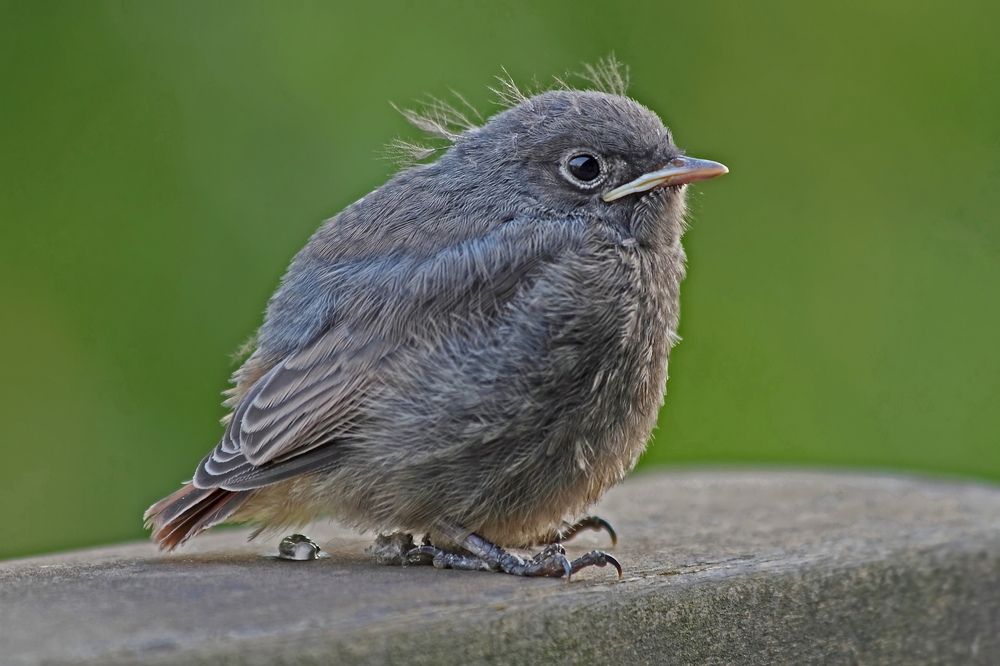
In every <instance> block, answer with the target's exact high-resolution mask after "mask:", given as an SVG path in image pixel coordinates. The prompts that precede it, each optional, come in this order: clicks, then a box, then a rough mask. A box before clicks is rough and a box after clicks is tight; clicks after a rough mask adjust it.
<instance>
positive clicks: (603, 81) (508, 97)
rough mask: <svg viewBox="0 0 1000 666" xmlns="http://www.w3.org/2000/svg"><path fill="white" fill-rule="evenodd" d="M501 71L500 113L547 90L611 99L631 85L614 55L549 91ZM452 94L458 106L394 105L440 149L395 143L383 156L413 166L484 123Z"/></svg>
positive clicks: (429, 101) (437, 102)
mask: <svg viewBox="0 0 1000 666" xmlns="http://www.w3.org/2000/svg"><path fill="white" fill-rule="evenodd" d="M502 69H503V74H502V75H500V76H497V77H496V79H497V82H498V83H497V85H496V86H490V92H492V93H493V94H494V95H495V96H496V103H497V105H498V106H499V107H500V108H501V109H509V108H511V107H514V106H517V105H518V104H524V103H525V102H528V101H529V100H530V99H531V97H532V96H534V95H537V94H539V93H542V92H544V91H545V90H552V89H562V90H573V89H581V88H584V89H588V90H596V91H598V92H604V93H608V94H611V95H624V94H625V92H626V90H627V89H628V84H629V77H628V67H626V66H625V65H624V64H622V63H621V62H620V61H619V60H618V59H617V58H616V57H615V55H614V53H612V54H610V55H609V56H608V57H606V58H601V59H600V60H598V61H597V63H595V64H593V65H591V64H586V63H585V64H584V65H583V71H582V72H569V73H567V74H566V76H565V77H562V78H561V77H558V76H556V77H553V84H552V85H550V86H547V87H546V86H542V85H539V84H538V82H537V81H535V83H534V85H533V86H531V87H529V88H524V87H522V86H518V85H517V83H515V82H514V77H512V76H511V75H510V73H509V72H508V71H507V70H506V68H502ZM572 79H580V80H582V81H584V82H585V83H586V85H584V86H574V85H572V84H571V83H570V82H569V81H571V80H572ZM451 94H452V96H453V97H454V98H455V100H457V104H453V103H450V102H448V101H446V100H443V99H441V98H439V97H433V96H428V97H427V98H425V99H424V100H423V101H422V102H419V103H418V106H417V108H416V109H401V108H400V107H398V106H396V105H395V104H393V105H392V108H394V109H396V110H397V111H399V113H401V114H402V115H403V117H404V118H406V120H407V121H408V122H409V123H410V124H411V125H413V126H414V127H416V128H417V129H419V130H421V131H423V132H424V133H425V134H426V135H427V138H428V139H431V140H432V141H434V142H435V143H437V144H440V145H424V144H420V143H414V142H411V141H407V140H405V139H396V140H394V141H392V142H391V143H390V144H389V145H388V146H386V148H385V150H384V151H383V156H384V157H385V158H386V159H387V160H389V161H391V162H393V163H395V164H398V165H399V166H403V167H406V166H413V165H415V164H418V163H420V162H422V161H424V160H426V159H427V158H429V157H431V156H433V155H434V154H435V153H437V152H439V151H441V150H445V149H447V148H448V146H450V145H452V144H453V143H455V141H456V140H458V137H459V135H461V134H462V132H465V131H469V130H474V129H476V128H478V127H479V126H480V125H481V124H482V123H483V122H485V119H484V118H483V116H482V114H481V113H480V112H479V111H478V110H477V109H476V108H475V107H474V106H472V104H470V103H469V101H468V100H466V99H465V97H463V96H462V95H461V94H459V93H457V92H455V91H454V90H452V91H451Z"/></svg>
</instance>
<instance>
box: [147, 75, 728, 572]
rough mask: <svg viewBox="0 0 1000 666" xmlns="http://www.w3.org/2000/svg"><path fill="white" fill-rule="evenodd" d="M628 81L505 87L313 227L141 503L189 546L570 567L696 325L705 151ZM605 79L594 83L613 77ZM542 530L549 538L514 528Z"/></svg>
mask: <svg viewBox="0 0 1000 666" xmlns="http://www.w3.org/2000/svg"><path fill="white" fill-rule="evenodd" d="M609 71H611V70H609ZM611 74H612V75H611V76H609V77H604V80H605V81H607V80H611V81H612V83H613V85H610V86H601V85H591V86H583V87H580V88H574V87H570V86H566V85H562V86H558V87H555V88H552V89H549V90H545V91H542V92H538V93H534V94H530V95H529V94H527V93H523V92H521V91H520V90H519V89H518V88H517V87H516V86H515V85H513V84H512V83H511V84H510V85H509V86H507V87H505V88H503V90H502V93H503V95H502V98H503V108H502V109H500V110H499V111H498V112H497V113H495V114H494V115H493V116H491V117H489V118H488V119H486V120H484V121H481V122H480V123H473V122H467V123H464V125H462V126H461V127H459V128H458V129H455V128H454V127H451V126H449V125H448V122H446V121H447V120H449V119H454V118H464V116H461V114H457V113H455V114H451V115H450V116H449V115H448V113H445V112H443V111H442V109H444V110H447V109H452V110H453V108H454V107H448V106H446V105H439V106H437V107H436V109H437V112H436V113H432V114H427V115H421V114H419V113H417V112H408V113H407V116H408V118H409V119H410V120H411V121H412V122H414V124H416V125H417V126H418V127H420V128H422V129H425V130H428V131H430V132H431V133H432V134H435V135H436V136H438V137H443V138H444V139H445V140H446V144H445V145H444V146H443V147H439V148H438V149H435V150H427V151H426V152H424V153H421V155H420V156H422V157H426V156H429V155H430V154H431V153H433V154H434V155H435V156H436V159H433V160H432V161H426V160H425V161H423V162H418V163H415V164H412V165H410V166H408V167H406V168H403V169H402V170H400V171H398V172H397V173H396V174H395V175H394V176H392V177H391V178H390V179H389V180H388V181H387V182H386V183H385V184H383V185H382V186H380V187H378V188H377V189H375V190H374V191H372V192H370V193H369V194H367V195H365V196H364V197H362V198H361V199H359V200H358V201H356V202H354V203H353V204H350V205H349V206H347V207H346V208H345V209H344V210H343V211H342V212H341V213H339V214H338V215H336V216H334V217H332V218H330V219H329V220H327V221H326V222H324V223H323V224H322V226H321V227H320V228H319V229H318V230H317V231H316V232H315V234H314V235H313V236H312V237H311V239H310V240H309V241H308V243H307V244H306V245H305V247H304V248H303V249H302V250H301V251H299V252H298V253H297V254H296V256H295V257H294V259H293V260H292V262H291V264H290V266H289V268H288V270H287V272H286V274H285V275H284V277H283V278H282V280H281V283H280V286H279V287H278V288H277V290H276V291H275V293H274V294H273V295H272V296H271V298H270V300H269V302H268V305H267V310H266V313H265V317H264V321H263V323H262V325H261V326H260V328H259V330H258V332H257V333H256V336H255V338H254V339H253V340H252V342H251V348H252V352H251V353H249V356H248V357H247V358H246V360H245V362H244V363H243V364H242V366H241V367H239V369H238V370H236V372H235V373H234V374H233V378H232V381H233V383H234V388H232V389H231V390H230V392H229V397H228V399H227V401H226V402H225V404H226V406H227V407H229V408H230V409H231V410H232V411H231V414H230V415H229V416H228V417H227V419H225V420H224V423H225V432H224V434H223V436H222V438H221V441H220V442H219V443H218V444H217V446H215V448H214V449H213V450H212V451H211V452H209V453H208V455H207V456H205V458H204V459H203V460H202V461H201V463H200V464H199V465H198V467H197V469H196V471H195V473H194V476H193V478H192V479H191V481H189V482H187V483H185V484H184V485H183V486H182V487H181V488H180V489H179V490H177V491H176V492H174V493H173V494H171V495H169V496H168V497H166V498H164V499H162V500H161V501H159V502H157V503H155V504H154V505H153V506H152V507H150V509H149V510H148V511H147V512H146V514H145V516H144V518H145V519H146V521H147V527H150V528H152V530H153V533H152V539H153V540H154V542H155V543H156V544H158V545H159V547H160V548H161V549H163V550H173V549H175V548H177V547H178V546H180V545H181V544H183V543H185V542H186V541H187V540H188V539H190V538H191V537H193V536H195V535H197V534H199V533H201V532H203V531H205V530H207V529H209V528H211V527H213V526H215V525H218V524H220V523H223V522H241V523H251V524H255V525H258V526H259V529H258V532H256V533H255V534H257V533H259V532H260V531H262V530H265V529H281V528H285V527H290V526H297V525H303V524H305V523H306V522H308V521H310V520H312V519H314V518H316V517H323V516H325V517H332V518H333V519H335V520H337V521H339V522H341V523H343V524H345V525H347V526H350V527H353V528H356V529H358V530H370V531H375V532H380V533H387V532H389V531H391V530H405V531H406V532H408V533H424V534H427V537H425V540H424V543H423V544H422V545H420V546H413V547H412V549H410V547H409V546H407V552H405V553H404V556H405V557H404V563H406V562H410V563H416V562H418V561H429V562H430V563H433V564H434V565H435V566H438V567H439V568H454V569H484V570H491V571H501V572H505V573H509V574H514V575H520V576H551V577H566V578H567V579H568V578H569V577H570V576H571V575H572V574H574V573H575V572H577V571H579V570H580V569H582V568H585V567H588V566H605V565H608V564H610V565H612V566H614V567H615V568H616V569H617V570H618V574H619V577H620V576H621V565H620V563H619V562H618V561H617V560H616V559H615V558H614V557H613V556H611V555H609V554H607V553H604V552H602V551H593V552H591V553H588V554H587V555H585V556H584V557H582V558H579V559H577V560H574V561H570V560H569V559H568V558H567V557H566V555H565V550H564V549H563V548H562V547H561V545H559V544H560V542H561V541H563V540H565V539H566V538H568V537H569V536H572V535H573V534H575V533H576V532H577V531H579V530H580V529H584V528H588V527H591V528H605V529H607V530H608V531H609V532H611V534H612V538H614V532H613V531H612V530H611V528H610V525H608V524H607V523H606V522H605V521H603V520H601V519H599V518H596V517H586V518H584V519H582V520H581V521H580V522H578V523H575V524H572V523H570V522H567V521H566V518H567V517H574V516H580V515H582V513H583V512H584V511H586V509H587V508H588V507H590V506H591V505H592V504H594V503H595V502H596V501H597V500H598V499H599V498H600V497H601V496H602V494H603V493H604V492H605V491H606V490H607V489H609V488H610V487H612V486H613V485H615V484H616V483H618V482H620V481H621V480H622V479H623V478H624V477H625V476H626V474H627V473H628V472H629V471H631V469H632V468H633V467H634V465H635V464H636V461H637V460H638V458H639V456H640V454H641V453H642V452H643V450H644V449H645V447H646V446H647V443H648V441H649V439H650V435H651V432H652V430H653V428H654V425H655V423H656V419H657V414H658V411H659V408H660V406H661V405H662V404H663V400H664V395H665V392H666V381H667V364H668V360H669V355H670V349H671V347H672V346H673V345H674V344H675V343H676V342H677V341H678V340H679V338H678V336H677V327H678V321H679V313H680V311H679V293H680V292H679V289H680V284H681V281H682V280H683V279H684V276H685V271H686V268H685V263H686V259H685V254H684V250H683V247H682V245H681V236H682V234H683V233H684V231H685V229H686V222H685V212H686V205H685V195H686V190H687V185H688V184H690V183H692V182H696V181H701V180H707V179H710V178H715V177H717V176H720V175H722V174H725V173H727V171H728V169H727V168H726V167H725V166H723V165H722V164H720V163H718V162H714V161H710V160H703V159H696V158H692V157H689V156H687V155H685V153H684V152H683V151H682V150H680V149H679V148H678V147H677V146H676V145H675V143H674V140H673V137H672V134H671V132H670V131H669V130H668V129H667V127H666V126H665V125H664V124H663V122H662V121H661V119H660V118H659V117H658V116H657V115H656V114H655V113H654V112H653V111H651V110H650V109H648V108H647V107H645V106H643V105H641V104H640V103H639V102H637V101H635V100H633V99H632V98H630V97H628V96H626V94H625V91H624V90H622V89H621V86H620V85H617V84H615V81H617V82H618V83H620V81H621V77H616V76H615V72H614V71H611ZM595 81H596V80H595ZM540 545H543V546H545V548H544V549H543V550H542V551H540V552H539V553H538V554H537V555H535V556H534V557H522V556H521V555H518V554H517V553H516V552H513V551H515V550H516V549H522V548H529V547H532V546H540Z"/></svg>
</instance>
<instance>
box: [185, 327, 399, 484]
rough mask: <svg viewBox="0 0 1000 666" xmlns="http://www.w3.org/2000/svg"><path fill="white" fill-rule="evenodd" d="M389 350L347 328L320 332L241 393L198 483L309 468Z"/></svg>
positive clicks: (348, 418) (265, 478)
mask: <svg viewBox="0 0 1000 666" xmlns="http://www.w3.org/2000/svg"><path fill="white" fill-rule="evenodd" d="M390 349H391V345H389V344H388V343H387V342H386V341H385V340H383V339H381V338H377V337H376V338H372V339H369V340H365V341H358V340H357V339H355V338H354V337H353V336H351V335H350V333H349V332H348V331H347V330H346V327H344V326H340V327H334V328H333V329H331V330H329V331H326V332H324V333H322V334H320V335H319V336H317V337H316V338H315V339H314V340H313V341H312V342H311V343H309V344H308V345H306V346H305V347H304V348H302V349H301V350H299V351H297V352H296V353H294V354H292V355H291V356H289V357H288V358H286V359H285V360H283V361H282V362H281V363H279V364H277V365H276V366H275V367H274V368H272V369H271V370H270V371H269V372H268V373H267V374H265V375H264V376H263V377H261V378H260V379H259V380H258V381H257V382H256V383H255V384H254V385H253V387H251V389H250V390H249V391H248V392H247V394H246V395H245V396H243V399H242V400H241V401H240V403H239V405H238V406H237V408H236V411H235V412H234V413H233V417H232V419H231V420H230V421H229V425H228V427H227V428H226V432H225V434H224V435H223V437H222V441H221V442H219V444H218V445H217V446H216V447H215V449H214V450H213V451H212V452H211V453H210V454H209V455H208V456H207V457H206V458H205V459H204V460H203V461H202V463H201V465H199V466H198V470H197V472H196V473H195V478H194V483H195V485H196V486H199V487H203V488H205V487H224V488H226V489H228V490H243V489H247V488H257V487H260V486H262V485H266V484H268V483H274V482H275V481H278V480H280V479H283V478H288V477H289V476H294V475H295V474H298V473H301V472H302V471H305V470H306V468H309V467H314V466H315V465H316V464H317V457H316V456H315V455H312V456H309V455H308V454H309V453H310V452H312V451H314V450H315V449H318V448H322V447H323V445H325V444H328V443H329V442H331V441H333V440H335V439H336V438H337V437H338V436H339V435H342V434H343V433H344V432H345V431H346V430H347V429H349V428H350V425H351V422H352V419H353V416H354V414H355V409H356V405H357V402H358V400H360V399H361V398H362V397H363V396H364V394H365V391H366V389H367V388H368V387H369V386H370V385H371V383H372V381H373V380H374V378H375V377H376V376H377V372H378V366H379V364H380V363H382V362H383V361H384V358H385V356H386V354H387V353H388V352H389V351H390ZM327 454H329V452H327Z"/></svg>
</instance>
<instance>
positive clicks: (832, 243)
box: [0, 0, 1000, 557]
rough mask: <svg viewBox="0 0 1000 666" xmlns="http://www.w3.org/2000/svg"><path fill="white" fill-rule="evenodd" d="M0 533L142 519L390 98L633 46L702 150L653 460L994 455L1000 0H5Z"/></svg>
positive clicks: (8, 540) (637, 78)
mask: <svg viewBox="0 0 1000 666" xmlns="http://www.w3.org/2000/svg"><path fill="white" fill-rule="evenodd" d="M0 9H2V14H0V15H2V16H3V20H2V21H0V312H2V315H0V316H2V322H0V370H2V373H3V375H2V379H0V456H2V462H0V525H3V528H4V529H3V538H2V539H0V557H12V556H17V555H24V554H30V553H38V552H44V551H49V550H55V549H65V548H70V547H78V546H85V545H89V544H96V543H101V542H109V541H116V540H124V539H133V538H141V537H142V536H143V535H144V531H143V529H142V526H141V519H140V516H141V514H142V512H143V510H144V509H145V508H146V507H147V506H148V505H149V504H150V503H151V502H153V501H154V500H156V499H158V498H160V497H161V496H163V495H165V494H166V493H168V492H171V491H173V490H174V489H175V488H176V487H177V485H178V483H179V482H181V481H182V480H184V479H187V478H189V477H190V474H191V473H192V471H193V469H194V466H195V464H196V463H197V462H198V460H199V459H200V458H201V457H202V455H204V454H205V453H206V452H207V451H208V450H209V449H210V448H211V447H212V446H213V445H214V444H215V442H216V440H217V438H218V437H219V435H220V434H221V429H220V426H219V424H218V419H219V418H220V417H221V416H222V415H223V413H224V412H223V409H222V407H221V406H220V405H219V402H220V399H221V397H220V395H219V394H220V391H222V390H223V389H224V388H226V386H227V383H226V380H227V377H228V375H229V373H230V372H231V371H232V370H233V366H232V363H231V360H230V357H229V355H230V354H231V352H233V351H234V350H235V349H236V348H237V347H238V346H239V345H240V343H241V342H242V341H243V340H245V339H246V338H247V337H248V336H249V335H250V334H251V333H252V331H253V330H254V328H255V327H256V326H257V325H258V324H259V322H260V317H261V312H262V310H263V307H264V305H265V302H266V299H267V297H268V295H269V294H270V293H271V291H272V290H273V288H274V287H275V286H276V283H277V280H278V278H279V277H280V275H281V274H282V272H283V270H284V268H285V267H286V266H287V263H288V261H289V260H290V258H291V256H292V255H293V254H294V252H295V251H296V250H297V249H298V248H299V247H301V245H302V244H303V243H304V242H305V240H306V238H308V236H309V235H310V233H311V232H312V231H313V230H314V229H315V228H316V226H318V225H319V223H320V222H321V220H323V219H324V218H326V217H329V216H332V215H334V214H335V213H336V212H337V211H339V210H340V209H341V208H342V207H343V206H345V205H346V204H348V203H350V202H351V201H354V200H355V199H357V198H358V197H360V196H362V195H363V194H365V193H366V192H368V191H369V190H371V189H372V188H374V187H376V186H378V185H379V184H380V183H381V182H383V181H384V180H385V178H386V177H387V175H388V174H389V173H391V171H392V166H391V165H390V164H388V163H387V162H385V161H384V160H382V159H380V154H381V152H382V149H383V147H384V146H385V145H386V144H387V143H388V142H390V141H391V140H392V139H393V138H395V137H398V136H403V137H409V138H416V136H417V134H416V132H415V131H414V130H411V129H410V128H408V127H407V125H406V124H405V122H404V121H403V120H402V118H401V117H400V116H399V115H398V114H397V113H396V112H395V111H394V110H393V109H392V108H391V106H390V104H389V102H390V101H392V102H395V103H396V104H399V105H402V106H406V105H408V104H412V103H413V101H414V100H417V99H419V98H421V97H422V96H423V95H424V94H426V93H430V94H435V95H439V96H447V95H448V94H449V90H451V89H454V90H456V91H458V92H460V93H461V94H463V95H464V96H465V97H467V98H468V99H469V100H470V101H471V102H472V103H474V104H475V105H476V106H478V107H479V108H482V109H484V110H485V111H487V112H488V111H489V110H490V109H491V108H492V107H491V103H492V102H491V95H490V93H489V91H488V90H487V86H488V85H491V84H493V83H494V79H493V77H494V76H495V75H497V74H500V73H501V71H502V70H501V68H502V67H505V68H506V69H507V70H508V71H509V72H510V73H511V75H512V76H513V77H514V78H515V79H516V80H518V81H521V82H530V81H531V80H532V79H534V78H536V77H537V78H538V80H539V81H541V82H543V83H544V82H548V81H550V77H551V75H562V74H563V73H564V72H566V71H567V70H579V69H580V65H581V63H583V62H595V61H596V60H597V59H599V58H600V57H602V56H606V55H608V54H609V53H610V52H612V51H614V52H615V54H616V55H617V56H618V58H619V59H620V60H623V61H624V62H626V63H627V64H628V65H630V67H631V73H632V82H633V85H632V87H631V89H630V91H631V94H632V95H633V96H634V97H636V98H637V99H639V100H640V101H642V102H643V103H645V104H646V105H648V106H650V107H651V108H653V109H654V110H656V111H657V112H658V113H660V114H661V116H662V117H663V118H664V120H665V121H666V122H667V124H668V125H670V126H671V127H672V128H673V130H674V133H675V136H676V138H677V141H678V143H679V144H680V145H681V146H682V147H684V148H686V149H687V150H688V152H689V153H690V154H691V155H694V156H697V157H705V158H710V159H717V160H720V161H722V162H724V163H726V164H727V165H728V166H729V167H730V169H731V173H730V174H729V175H728V176H726V177H725V178H722V179H720V180H717V181H713V182H711V183H705V184H700V185H698V186H695V187H693V188H692V196H691V200H692V219H691V222H692V227H691V230H690V232H689V233H688V236H687V237H686V246H687V248H688V252H689V257H690V271H689V278H688V280H687V282H686V283H685V285H684V293H683V304H684V308H683V318H682V326H681V334H682V335H683V337H684V342H683V343H682V344H681V345H680V346H679V347H677V348H676V349H675V356H674V357H673V359H672V363H671V380H670V385H669V395H668V398H667V404H666V407H665V408H664V412H663V417H662V419H661V424H660V428H659V429H658V431H657V433H656V438H655V442H654V444H653V446H652V448H651V449H650V451H649V453H648V454H647V456H646V458H645V459H644V462H643V464H645V465H652V464H670V463H678V462H685V463H687V462H698V463H705V462H712V463H716V462H725V463H748V462H749V463H758V464H760V463H763V464H796V465H798V464H809V465H812V464H819V465H837V466H849V467H870V468H892V469H898V470H917V471H928V472H932V473H940V474H959V475H965V476H969V477H979V478H985V479H991V480H994V481H995V480H998V479H1000V447H998V442H1000V410H998V408H997V402H998V399H1000V372H998V371H1000V343H998V341H1000V336H998V331H997V329H998V325H1000V298H998V297H1000V224H998V219H997V217H998V212H1000V187H998V184H1000V183H998V181H1000V48H997V41H996V40H997V26H998V25H1000V4H998V3H996V2H985V1H984V2H971V1H965V2H953V3H940V2H935V3H931V2H914V1H913V0H897V1H892V2H875V3H872V2H871V1H870V0H846V1H844V0H842V1H840V2H836V3H803V2H799V1H791V0H789V1H787V2H780V1H771V2H758V3H747V2H725V1H713V2H663V1H662V0H659V1H657V2H645V3H633V4H629V3H621V4H615V3H611V2H607V1H605V2H575V3H565V4H562V3H544V2H538V1H535V2H517V3H482V4H479V3H465V2H450V3H446V2H427V1H424V2H412V3H382V2H368V3H359V4H357V5H355V4H354V3H351V4H347V3H343V4H337V3H305V2H282V3H273V4H270V5H267V4H251V3H246V2H240V3H237V2H227V3H212V2H209V3H205V2H186V3H183V2H161V3H98V2H87V3H80V2H63V3H47V2H30V3H29V2H5V3H4V4H3V7H0Z"/></svg>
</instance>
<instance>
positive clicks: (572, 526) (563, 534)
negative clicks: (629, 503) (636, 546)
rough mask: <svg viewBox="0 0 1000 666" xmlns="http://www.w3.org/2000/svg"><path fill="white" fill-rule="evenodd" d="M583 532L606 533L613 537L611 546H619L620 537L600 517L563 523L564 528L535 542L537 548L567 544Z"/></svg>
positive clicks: (587, 517) (553, 531)
mask: <svg viewBox="0 0 1000 666" xmlns="http://www.w3.org/2000/svg"><path fill="white" fill-rule="evenodd" d="M583 530H594V531H595V532H600V531H602V530H603V531H605V532H607V533H608V536H609V537H611V546H612V547H614V546H616V545H618V535H617V534H615V530H614V528H613V527H611V523H609V522H608V521H606V520H604V519H603V518H601V517H599V516H586V517H585V518H581V519H580V520H578V521H576V522H575V523H568V522H566V521H563V526H562V527H561V528H559V529H557V530H552V531H551V532H549V533H548V534H545V535H543V536H541V537H539V538H538V540H537V541H535V545H536V546H544V545H545V544H549V543H565V542H567V541H569V540H570V539H572V538H573V537H575V536H576V535H577V534H579V533H580V532H582V531H583Z"/></svg>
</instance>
